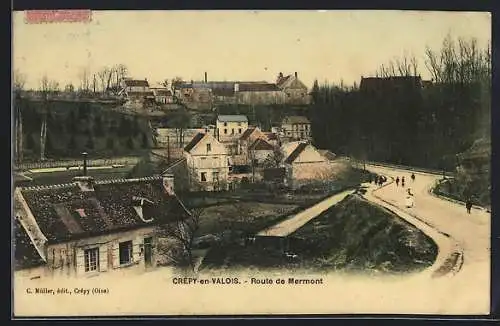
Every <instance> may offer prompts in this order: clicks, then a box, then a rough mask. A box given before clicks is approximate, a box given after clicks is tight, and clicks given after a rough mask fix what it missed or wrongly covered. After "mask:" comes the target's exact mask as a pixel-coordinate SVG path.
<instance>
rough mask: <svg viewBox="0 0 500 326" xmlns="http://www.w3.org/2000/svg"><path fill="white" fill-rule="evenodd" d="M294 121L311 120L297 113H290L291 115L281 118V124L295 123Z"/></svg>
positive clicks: (306, 122) (306, 121) (305, 122)
mask: <svg viewBox="0 0 500 326" xmlns="http://www.w3.org/2000/svg"><path fill="white" fill-rule="evenodd" d="M296 123H304V124H308V123H311V122H310V121H309V119H307V118H306V117H304V116H299V115H291V116H288V117H285V118H284V119H283V122H282V124H296Z"/></svg>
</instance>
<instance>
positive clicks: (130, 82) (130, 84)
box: [124, 79, 149, 87]
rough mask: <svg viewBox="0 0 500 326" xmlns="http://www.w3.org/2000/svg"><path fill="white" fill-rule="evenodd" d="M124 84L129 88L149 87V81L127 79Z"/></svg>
mask: <svg viewBox="0 0 500 326" xmlns="http://www.w3.org/2000/svg"><path fill="white" fill-rule="evenodd" d="M124 83H125V85H126V86H128V87H149V83H148V81H147V80H140V79H125V80H124Z"/></svg>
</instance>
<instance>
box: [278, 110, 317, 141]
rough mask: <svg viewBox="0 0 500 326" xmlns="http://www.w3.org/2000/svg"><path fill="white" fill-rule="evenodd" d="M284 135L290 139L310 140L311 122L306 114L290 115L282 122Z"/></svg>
mask: <svg viewBox="0 0 500 326" xmlns="http://www.w3.org/2000/svg"><path fill="white" fill-rule="evenodd" d="M281 132H282V134H283V137H285V138H289V139H290V140H292V141H293V140H310V139H311V122H310V121H309V119H307V118H306V117H304V116H288V117H285V118H284V119H283V121H282V122H281Z"/></svg>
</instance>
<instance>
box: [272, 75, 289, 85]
mask: <svg viewBox="0 0 500 326" xmlns="http://www.w3.org/2000/svg"><path fill="white" fill-rule="evenodd" d="M291 77H292V75H288V76H285V77H281V78H278V80H277V82H276V84H277V85H278V86H282V85H283V84H284V83H286V82H287V81H288V79H290V78H291Z"/></svg>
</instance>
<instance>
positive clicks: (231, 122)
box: [216, 115, 248, 141]
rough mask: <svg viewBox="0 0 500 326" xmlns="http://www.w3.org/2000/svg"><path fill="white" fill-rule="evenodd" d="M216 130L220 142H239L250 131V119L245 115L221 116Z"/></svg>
mask: <svg viewBox="0 0 500 326" xmlns="http://www.w3.org/2000/svg"><path fill="white" fill-rule="evenodd" d="M216 128H217V135H218V139H219V140H220V141H226V140H233V139H234V140H237V139H238V138H240V137H241V135H243V133H244V132H245V131H246V130H247V129H248V118H247V117H246V116H244V115H219V116H217V123H216Z"/></svg>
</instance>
